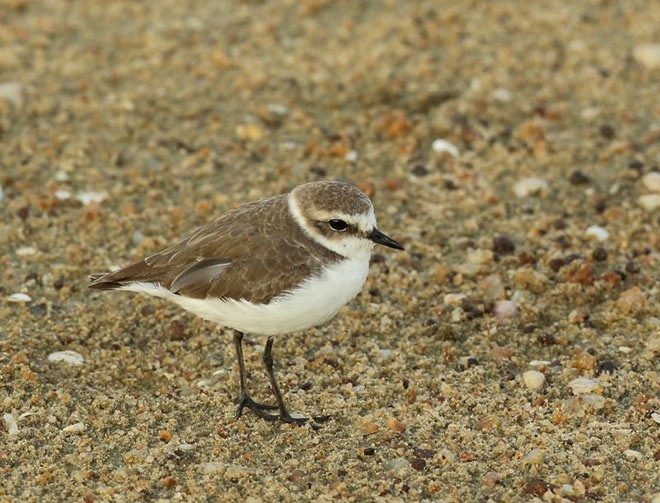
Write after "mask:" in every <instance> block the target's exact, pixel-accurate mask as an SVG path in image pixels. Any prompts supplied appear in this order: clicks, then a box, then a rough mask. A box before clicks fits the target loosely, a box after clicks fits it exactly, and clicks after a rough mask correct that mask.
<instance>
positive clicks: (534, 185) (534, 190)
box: [513, 178, 548, 197]
mask: <svg viewBox="0 0 660 503" xmlns="http://www.w3.org/2000/svg"><path fill="white" fill-rule="evenodd" d="M547 191H548V182H546V181H545V180H543V179H542V178H523V179H522V180H518V181H517V182H516V184H515V185H514V186H513V193H514V194H515V195H516V196H518V197H528V196H532V195H534V194H538V193H541V192H547Z"/></svg>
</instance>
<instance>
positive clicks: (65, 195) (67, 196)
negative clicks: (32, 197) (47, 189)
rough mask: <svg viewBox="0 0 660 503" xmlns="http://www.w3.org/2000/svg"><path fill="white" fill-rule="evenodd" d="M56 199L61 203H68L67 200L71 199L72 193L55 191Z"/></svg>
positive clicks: (62, 190)
mask: <svg viewBox="0 0 660 503" xmlns="http://www.w3.org/2000/svg"><path fill="white" fill-rule="evenodd" d="M55 197H56V198H57V199H59V200H60V201H66V200H67V199H71V192H69V191H68V190H64V189H57V190H56V191H55Z"/></svg>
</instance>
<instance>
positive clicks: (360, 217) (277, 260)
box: [89, 181, 403, 424]
mask: <svg viewBox="0 0 660 503" xmlns="http://www.w3.org/2000/svg"><path fill="white" fill-rule="evenodd" d="M374 243H378V244H382V245H385V246H388V247H390V248H394V249H397V250H403V246H401V245H400V244H399V243H398V242H397V241H395V240H394V239H392V238H390V237H388V236H387V235H385V234H383V233H382V232H381V231H379V230H378V228H377V226H376V216H375V214H374V208H373V205H372V203H371V201H370V199H369V198H368V197H367V196H366V195H365V194H364V193H363V192H361V191H360V190H358V189H357V188H356V187H354V186H353V185H350V184H348V183H344V182H339V181H322V182H312V183H307V184H304V185H300V186H298V187H296V188H295V189H293V190H292V191H291V192H290V193H288V194H284V195H279V196H275V197H271V198H268V199H262V200H260V201H255V202H251V203H247V204H243V205H241V206H239V207H238V208H236V209H233V210H231V211H228V212H227V213H225V214H223V215H222V216H220V217H219V218H217V219H216V220H213V221H212V222H210V223H208V224H206V225H203V226H202V227H200V228H198V229H197V230H195V231H194V232H193V233H192V234H191V235H190V236H189V237H187V238H185V239H183V240H182V241H179V242H178V243H176V244H174V245H172V246H170V247H169V248H166V249H165V250H163V251H161V252H158V253H156V254H154V255H151V256H150V257H147V258H145V259H144V260H140V261H139V262H136V263H134V264H131V265H129V266H127V267H124V268H122V269H119V270H118V271H115V272H111V273H103V274H93V275H91V276H90V280H91V283H90V285H89V286H90V288H96V289H100V290H125V291H131V292H139V293H145V294H149V295H153V296H156V297H161V298H164V299H167V300H169V301H172V302H174V303H176V304H178V305H179V306H181V307H183V308H184V309H186V310H188V311H190V312H192V313H194V314H196V315H198V316H201V317H202V318H204V319H206V320H210V321H213V322H216V323H219V324H221V325H223V326H225V327H228V328H232V329H233V330H234V344H235V349H236V353H237V358H238V366H239V372H240V397H239V401H238V407H237V409H236V417H237V418H238V417H240V416H241V413H242V411H243V409H244V408H245V407H248V408H249V409H251V410H252V411H253V412H254V413H255V414H256V415H257V416H259V417H262V418H264V419H268V420H276V419H280V420H282V421H284V422H286V423H298V424H302V423H304V422H305V421H306V419H305V418H298V417H293V416H291V414H289V411H288V410H287V408H286V406H285V404H284V400H283V399H282V394H281V392H280V388H279V386H278V383H277V380H276V378H275V373H274V371H273V356H272V349H273V337H274V336H275V335H281V334H288V333H292V332H297V331H301V330H305V329H307V328H310V327H314V326H317V325H320V324H322V323H324V322H326V321H328V320H329V319H330V318H332V317H333V316H334V315H335V314H336V313H337V311H338V310H339V309H340V308H341V307H342V306H343V305H345V304H346V303H347V302H349V301H350V300H351V299H353V298H354V297H355V296H356V295H357V294H358V292H359V291H360V290H361V289H362V286H363V285H364V282H365V280H366V277H367V272H368V270H369V259H370V255H371V250H372V248H373V246H374ZM244 333H250V334H254V335H265V336H267V337H268V338H267V341H266V347H265V350H264V353H263V358H262V361H263V364H264V367H265V369H266V373H267V374H268V379H269V381H270V385H271V388H272V392H273V394H274V396H275V400H276V405H270V404H262V403H258V402H256V401H254V400H253V399H252V398H251V396H250V394H249V393H248V389H247V384H246V376H245V363H244V360H243V334H244ZM268 410H277V411H278V412H279V413H270V412H267V411H268Z"/></svg>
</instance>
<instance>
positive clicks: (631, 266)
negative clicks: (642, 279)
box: [626, 261, 641, 274]
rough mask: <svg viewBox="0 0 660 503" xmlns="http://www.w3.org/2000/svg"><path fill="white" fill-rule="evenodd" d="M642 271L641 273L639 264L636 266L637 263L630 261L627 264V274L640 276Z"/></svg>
mask: <svg viewBox="0 0 660 503" xmlns="http://www.w3.org/2000/svg"><path fill="white" fill-rule="evenodd" d="M640 271H641V268H640V267H639V266H638V265H637V264H635V262H632V261H630V262H628V263H627V264H626V272H627V273H630V274H639V272H640Z"/></svg>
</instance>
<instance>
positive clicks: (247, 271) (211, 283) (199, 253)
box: [90, 196, 340, 303]
mask: <svg viewBox="0 0 660 503" xmlns="http://www.w3.org/2000/svg"><path fill="white" fill-rule="evenodd" d="M339 258H340V257H339V256H338V255H336V254H334V253H333V252H331V251H329V250H327V249H325V248H323V247H321V246H320V245H317V244H315V243H314V242H313V241H310V240H309V238H308V237H307V236H306V235H305V234H304V233H303V231H302V230H301V229H300V228H299V226H298V225H297V224H296V223H295V222H293V221H292V220H291V218H290V217H289V215H288V206H287V200H286V196H278V197H274V198H271V199H267V200H264V201H259V202H256V203H249V204H245V205H242V206H240V207H238V208H236V209H235V210H232V211H230V212H228V213H226V214H224V215H223V216H221V217H220V218H218V219H216V220H214V221H213V222H210V223H208V224H206V225H204V226H202V227H200V228H199V229H197V230H196V231H195V232H193V233H192V234H191V235H190V236H189V237H188V238H186V239H184V240H182V241H180V242H178V243H176V244H175V245H173V246H171V247H169V248H167V249H165V250H163V251H161V252H159V253H156V254H154V255H152V256H150V257H147V258H146V259H144V260H142V261H140V262H137V263H135V264H131V265H129V266H128V267H125V268H123V269H120V270H119V271H116V272H114V273H110V274H106V275H103V276H100V277H98V276H96V277H95V278H93V279H92V283H91V284H90V287H91V288H98V289H114V288H119V287H121V286H124V285H127V284H130V283H134V282H149V283H159V284H161V285H162V286H164V287H165V288H168V289H170V290H172V291H173V292H174V293H179V294H183V295H186V296H190V297H194V298H206V297H218V298H232V299H246V300H249V301H251V302H256V303H267V302H269V301H270V300H271V299H272V298H273V297H275V296H276V295H278V294H279V293H281V292H282V291H286V290H290V289H292V288H295V287H296V286H297V285H299V284H300V283H301V282H302V281H303V280H304V279H305V278H306V277H308V276H309V275H310V274H315V273H317V272H318V271H319V270H320V268H321V264H322V263H323V261H327V260H338V259H339Z"/></svg>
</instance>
